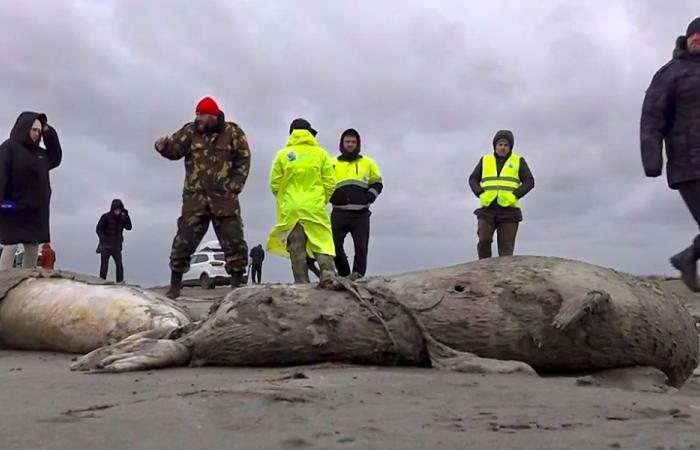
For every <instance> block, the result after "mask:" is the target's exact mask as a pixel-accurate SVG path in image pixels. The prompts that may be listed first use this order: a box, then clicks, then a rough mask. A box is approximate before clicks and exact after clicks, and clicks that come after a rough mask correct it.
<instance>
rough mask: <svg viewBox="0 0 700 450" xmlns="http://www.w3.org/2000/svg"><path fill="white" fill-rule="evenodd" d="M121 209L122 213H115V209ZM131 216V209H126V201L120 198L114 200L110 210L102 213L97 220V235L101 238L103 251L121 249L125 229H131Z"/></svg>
mask: <svg viewBox="0 0 700 450" xmlns="http://www.w3.org/2000/svg"><path fill="white" fill-rule="evenodd" d="M118 209H120V210H121V213H120V214H119V215H115V214H114V211H116V210H118ZM131 228H132V226H131V217H129V211H127V210H126V209H124V203H122V201H121V200H119V199H114V200H112V206H111V207H110V209H109V212H106V213H104V214H102V217H100V220H99V222H97V227H96V230H95V231H97V236H99V238H100V249H101V250H102V251H120V250H121V249H122V243H123V242H124V230H127V231H129V230H131Z"/></svg>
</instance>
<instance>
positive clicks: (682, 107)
mask: <svg viewBox="0 0 700 450" xmlns="http://www.w3.org/2000/svg"><path fill="white" fill-rule="evenodd" d="M699 92H700V17H698V18H697V19H695V20H693V21H692V22H691V23H690V24H689V25H688V29H687V30H686V33H685V35H683V36H680V37H678V38H677V39H676V46H675V48H674V51H673V58H672V59H671V61H669V62H668V63H666V64H665V65H664V66H663V67H661V69H659V70H658V71H657V72H656V74H655V75H654V77H653V79H652V80H651V84H650V85H649V88H648V89H647V91H646V95H645V96H644V103H643V104H642V115H641V120H640V143H641V153H642V165H643V167H644V173H645V175H646V176H647V177H651V178H655V177H658V176H661V173H662V172H663V147H664V145H665V147H666V157H667V163H666V178H667V181H668V185H669V187H670V188H671V189H673V190H677V191H678V192H679V193H680V195H681V197H682V198H683V201H684V202H685V204H686V206H687V208H688V210H689V211H690V213H691V215H692V216H693V218H694V219H695V222H696V224H697V225H698V227H699V228H700V94H699ZM698 259H700V234H698V235H696V236H695V239H694V240H693V242H692V244H691V245H690V246H688V247H687V248H686V249H685V250H683V251H681V252H679V253H677V254H675V255H673V256H672V257H671V264H672V265H673V266H674V267H675V268H676V269H678V270H679V271H680V272H681V278H682V279H683V282H684V283H685V284H686V286H688V288H689V289H691V290H692V291H695V292H698V291H700V285H698V280H697V261H698Z"/></svg>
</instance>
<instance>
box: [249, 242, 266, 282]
mask: <svg viewBox="0 0 700 450" xmlns="http://www.w3.org/2000/svg"><path fill="white" fill-rule="evenodd" d="M263 261H265V250H263V246H262V245H257V246H255V247H253V248H252V249H251V250H250V267H251V280H252V282H253V283H254V284H260V283H261V282H262V265H263Z"/></svg>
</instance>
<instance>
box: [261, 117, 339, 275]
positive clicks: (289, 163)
mask: <svg viewBox="0 0 700 450" xmlns="http://www.w3.org/2000/svg"><path fill="white" fill-rule="evenodd" d="M315 136H316V130H314V129H313V128H312V127H311V124H310V123H309V122H307V121H306V120H304V119H295V120H294V121H293V122H292V124H291V125H290V126H289V139H288V140H287V146H286V147H285V148H283V149H282V150H280V151H279V152H278V153H277V156H276V157H275V161H274V163H273V164H272V170H271V171H270V189H271V190H272V194H273V195H274V196H275V197H276V198H277V225H275V227H274V228H273V229H272V232H271V233H270V238H269V240H268V242H267V249H268V251H269V252H271V253H274V254H277V255H280V256H284V257H289V258H290V260H291V262H292V273H293V274H294V282H295V283H309V272H308V265H307V257H312V258H316V260H317V261H318V263H319V266H320V268H321V276H320V278H321V285H326V284H329V283H332V282H333V280H334V278H335V264H334V262H333V258H334V256H335V245H334V244H333V232H332V230H331V221H330V217H329V216H328V211H327V210H326V205H327V204H328V200H329V199H330V197H331V195H332V194H333V190H334V189H335V173H334V171H333V165H332V163H331V158H330V156H328V153H326V151H325V150H324V149H322V148H321V147H319V146H318V142H316V138H315Z"/></svg>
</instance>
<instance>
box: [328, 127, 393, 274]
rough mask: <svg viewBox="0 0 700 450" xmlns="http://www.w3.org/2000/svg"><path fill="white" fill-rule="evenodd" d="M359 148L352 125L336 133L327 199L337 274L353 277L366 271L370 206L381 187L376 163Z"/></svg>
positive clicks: (379, 192)
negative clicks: (350, 252)
mask: <svg viewBox="0 0 700 450" xmlns="http://www.w3.org/2000/svg"><path fill="white" fill-rule="evenodd" d="M361 151H362V141H361V139H360V133H358V132H357V130H355V129H353V128H349V129H347V130H345V131H344V132H343V134H342V135H341V136H340V155H339V156H337V157H336V158H334V159H333V169H334V171H335V190H334V191H333V195H332V196H331V200H330V201H331V204H332V205H333V212H332V213H331V225H332V227H333V241H334V244H335V265H336V268H337V269H338V275H340V276H341V277H346V276H349V275H352V278H355V279H357V278H360V277H363V276H365V274H366V272H367V253H368V251H369V217H370V215H371V214H372V213H371V211H370V206H371V205H372V204H373V203H374V202H375V200H377V197H379V194H381V193H382V190H383V189H384V185H383V183H382V174H381V172H380V171H379V166H377V163H376V162H375V161H374V160H373V159H372V158H370V157H368V156H366V155H362V154H361ZM348 233H350V235H351V236H352V241H353V244H354V249H355V256H354V261H353V265H352V272H351V271H350V265H349V264H348V257H347V255H346V254H345V248H344V247H343V245H344V243H345V238H346V237H347V235H348Z"/></svg>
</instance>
